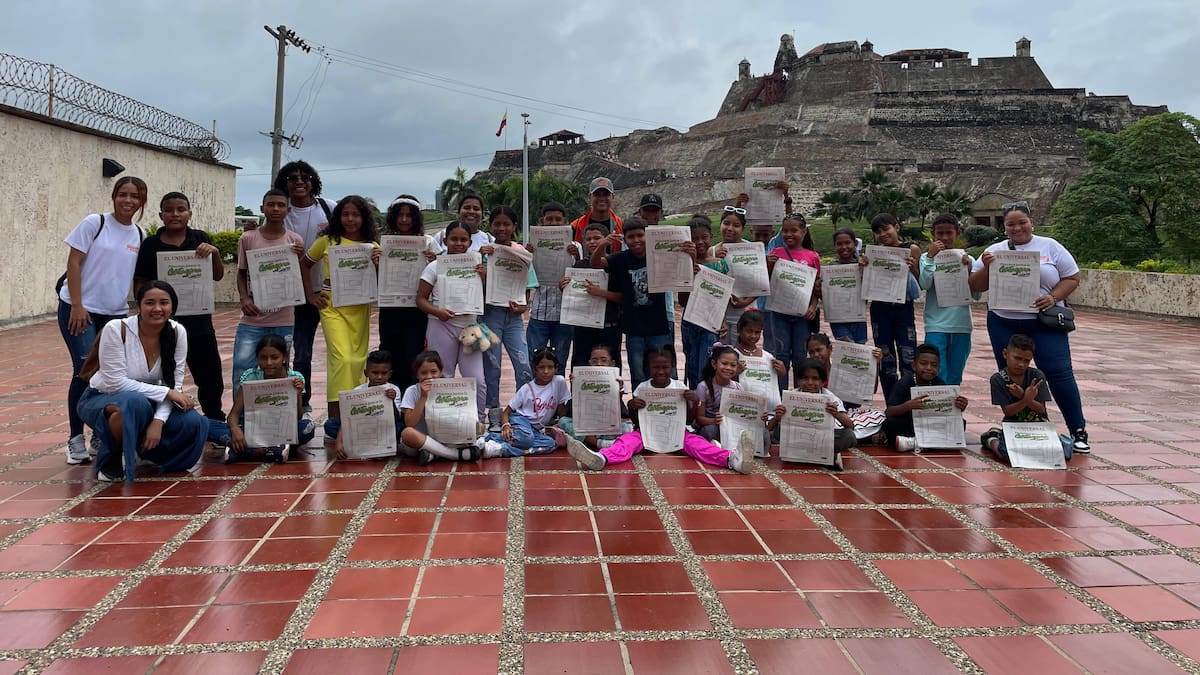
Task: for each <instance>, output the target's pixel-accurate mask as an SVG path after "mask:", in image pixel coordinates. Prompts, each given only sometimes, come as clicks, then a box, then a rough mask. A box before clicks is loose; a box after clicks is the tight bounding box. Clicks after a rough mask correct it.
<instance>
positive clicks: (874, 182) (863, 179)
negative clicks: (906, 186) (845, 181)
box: [851, 169, 893, 218]
mask: <svg viewBox="0 0 1200 675" xmlns="http://www.w3.org/2000/svg"><path fill="white" fill-rule="evenodd" d="M891 187H893V185H892V181H890V180H889V179H888V176H887V173H886V172H884V171H883V170H881V169H870V170H868V171H866V172H864V173H863V175H862V176H860V177H859V179H858V188H857V189H856V190H855V191H854V195H853V201H852V209H851V210H852V211H853V213H854V215H855V217H857V218H871V217H873V216H874V215H875V214H876V213H879V212H880V211H881V210H883V209H881V208H880V207H879V194H880V193H881V192H882V191H884V190H886V189H888V188H891Z"/></svg>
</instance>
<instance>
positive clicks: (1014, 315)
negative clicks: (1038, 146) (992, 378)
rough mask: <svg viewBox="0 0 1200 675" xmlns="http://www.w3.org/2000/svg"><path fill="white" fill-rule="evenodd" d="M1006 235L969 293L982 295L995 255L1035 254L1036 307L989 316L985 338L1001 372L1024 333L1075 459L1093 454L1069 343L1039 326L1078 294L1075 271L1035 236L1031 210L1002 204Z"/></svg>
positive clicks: (1066, 257)
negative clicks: (1042, 315)
mask: <svg viewBox="0 0 1200 675" xmlns="http://www.w3.org/2000/svg"><path fill="white" fill-rule="evenodd" d="M1003 209H1004V232H1005V233H1006V234H1007V235H1008V241H1001V242H998V243H995V244H992V245H991V246H989V247H987V249H985V250H984V252H983V255H982V256H980V257H979V259H978V260H976V261H975V264H974V265H973V266H972V268H971V278H970V284H971V290H972V291H976V292H980V291H986V290H987V289H988V284H989V277H988V274H989V270H988V268H989V267H990V266H991V264H992V261H993V260H995V256H993V255H992V254H993V252H995V251H1001V250H1009V249H1011V250H1014V251H1037V252H1038V255H1039V257H1040V262H1041V264H1040V267H1039V269H1040V277H1041V295H1040V296H1039V297H1038V299H1037V300H1035V301H1034V303H1033V307H1031V308H1030V311H1029V312H1024V313H1023V312H1010V311H1004V310H988V314H987V327H988V338H989V339H990V340H991V343H992V352H993V353H994V354H995V357H996V366H997V368H999V369H1000V370H1003V369H1004V367H1005V365H1006V362H1005V359H1004V349H1005V348H1006V347H1008V341H1009V339H1010V338H1012V336H1013V334H1014V333H1024V334H1025V335H1028V336H1029V337H1030V338H1032V339H1033V343H1034V345H1035V346H1036V347H1037V349H1036V350H1035V351H1034V356H1033V358H1034V362H1035V363H1036V364H1037V367H1038V368H1040V369H1041V371H1042V372H1043V373H1045V374H1046V381H1047V384H1049V385H1050V393H1051V395H1052V396H1053V397H1054V400H1055V401H1056V402H1058V408H1059V410H1061V411H1062V415H1063V419H1064V420H1066V422H1067V428H1068V429H1069V430H1070V432H1071V438H1072V439H1073V442H1074V450H1075V452H1079V453H1086V452H1090V451H1091V446H1090V445H1089V444H1088V434H1087V420H1085V419H1084V417H1083V400H1082V399H1081V398H1080V396H1079V385H1078V384H1077V383H1076V382H1075V371H1074V369H1073V368H1072V367H1071V343H1070V340H1069V339H1068V338H1067V333H1064V332H1062V331H1058V330H1053V329H1051V328H1047V327H1046V326H1044V325H1042V323H1041V321H1039V320H1038V315H1037V314H1036V312H1040V311H1042V310H1045V309H1049V308H1050V307H1054V306H1056V305H1057V306H1060V307H1061V306H1064V305H1065V302H1066V299H1067V298H1068V297H1070V295H1071V293H1072V292H1074V291H1075V289H1076V288H1079V265H1077V264H1075V258H1074V257H1073V256H1072V255H1071V252H1070V251H1068V250H1067V249H1066V248H1065V247H1063V245H1062V244H1060V243H1058V242H1057V241H1055V240H1053V239H1050V238H1049V237H1039V236H1037V235H1035V234H1034V233H1033V219H1032V218H1031V217H1030V215H1029V205H1028V204H1026V203H1025V202H1014V203H1012V204H1005V205H1004V207H1003Z"/></svg>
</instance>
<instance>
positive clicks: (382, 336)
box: [379, 307, 429, 392]
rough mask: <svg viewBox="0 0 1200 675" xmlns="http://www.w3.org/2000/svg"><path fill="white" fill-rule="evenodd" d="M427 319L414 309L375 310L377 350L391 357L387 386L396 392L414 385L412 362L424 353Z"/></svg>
mask: <svg viewBox="0 0 1200 675" xmlns="http://www.w3.org/2000/svg"><path fill="white" fill-rule="evenodd" d="M428 321H429V316H428V315H427V314H425V312H422V311H421V310H420V309H417V308H416V307H380V308H379V348H380V349H385V350H387V351H388V352H389V353H390V354H391V355H392V379H391V383H392V384H394V385H396V386H397V387H400V391H402V392H403V391H404V390H406V389H408V387H409V386H411V385H414V384H416V383H417V378H416V376H414V375H413V361H415V360H416V359H417V354H420V353H421V352H423V351H425V328H426V325H427V324H428Z"/></svg>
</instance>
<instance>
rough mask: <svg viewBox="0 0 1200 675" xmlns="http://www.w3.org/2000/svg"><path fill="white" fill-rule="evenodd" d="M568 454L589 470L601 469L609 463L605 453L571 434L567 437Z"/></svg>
mask: <svg viewBox="0 0 1200 675" xmlns="http://www.w3.org/2000/svg"><path fill="white" fill-rule="evenodd" d="M567 454H569V455H571V457H572V458H573V459H574V460H575V461H576V462H579V463H580V464H581V465H582V466H583V468H585V469H587V470H588V471H600V470H601V469H603V468H604V465H605V464H607V463H608V460H606V459H605V458H604V455H602V454H600V453H598V452H595V451H593V450H592V449H591V448H589V447H588V446H586V445H584V444H583V441H580V440H579V439H578V438H572V437H570V436H568V437H567Z"/></svg>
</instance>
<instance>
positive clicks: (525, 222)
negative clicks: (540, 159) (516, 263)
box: [521, 113, 529, 244]
mask: <svg viewBox="0 0 1200 675" xmlns="http://www.w3.org/2000/svg"><path fill="white" fill-rule="evenodd" d="M521 118H522V121H523V122H524V123H523V124H522V125H521V126H522V131H523V133H522V134H521V241H523V242H525V243H526V244H528V243H529V113H521Z"/></svg>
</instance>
